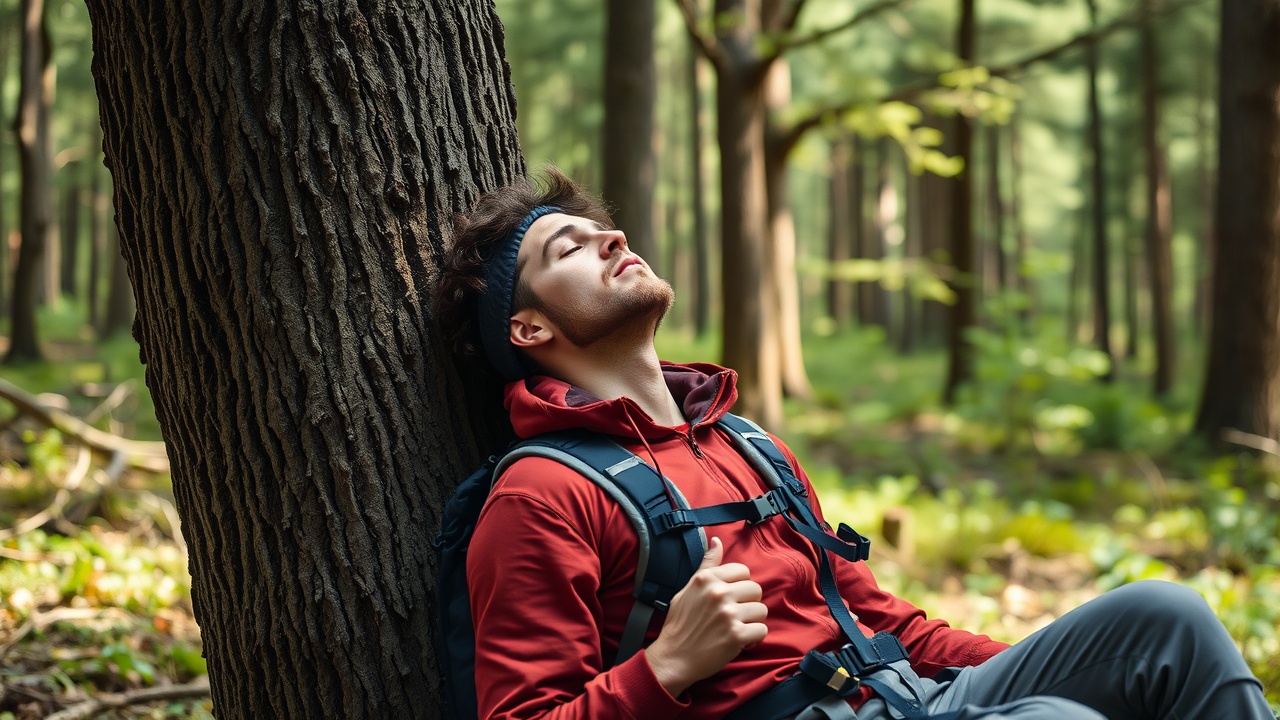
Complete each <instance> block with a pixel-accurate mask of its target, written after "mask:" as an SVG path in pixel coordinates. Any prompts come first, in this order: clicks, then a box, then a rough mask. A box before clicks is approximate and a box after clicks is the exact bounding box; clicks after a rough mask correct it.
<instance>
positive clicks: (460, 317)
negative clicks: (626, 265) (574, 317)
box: [435, 166, 614, 357]
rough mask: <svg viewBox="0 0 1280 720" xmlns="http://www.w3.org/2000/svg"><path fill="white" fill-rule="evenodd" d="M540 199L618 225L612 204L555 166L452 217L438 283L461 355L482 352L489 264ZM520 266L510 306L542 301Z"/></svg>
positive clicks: (447, 327) (445, 325) (443, 320)
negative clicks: (481, 303) (480, 314)
mask: <svg viewBox="0 0 1280 720" xmlns="http://www.w3.org/2000/svg"><path fill="white" fill-rule="evenodd" d="M539 205H555V206H557V207H559V208H560V209H561V211H562V212H564V213H566V214H568V215H577V216H578V217H584V218H587V219H588V220H594V221H595V222H598V223H600V224H601V225H603V226H605V227H606V228H609V229H611V230H612V229H613V227H614V226H613V219H612V218H611V217H609V210H608V207H607V206H606V205H605V203H604V201H603V200H601V199H600V198H598V197H596V196H595V195H592V194H591V193H589V192H587V191H586V190H584V189H583V188H582V187H580V186H579V185H577V184H576V183H574V182H573V181H572V180H570V179H569V178H568V177H566V176H565V174H564V173H562V172H560V171H559V170H558V169H556V168H555V167H554V166H548V167H547V168H546V169H545V170H544V172H543V179H542V182H541V183H540V184H537V185H535V184H534V183H533V182H532V181H530V180H529V179H528V178H520V179H519V180H517V181H516V182H514V183H512V184H510V185H507V186H506V187H501V188H498V189H497V190H493V191H491V192H488V193H485V194H484V195H481V196H480V199H479V200H477V201H476V204H475V207H473V208H472V210H471V212H469V213H466V214H461V215H455V216H454V218H453V245H452V247H450V248H449V249H448V251H447V252H446V253H445V258H444V263H443V265H442V266H441V269H440V281H439V283H437V285H436V291H435V306H436V316H437V318H438V322H439V323H440V328H441V330H442V331H443V332H444V334H445V338H446V339H447V340H448V341H449V344H450V346H451V347H452V348H453V350H454V352H455V353H456V354H458V355H459V356H463V357H465V356H471V355H476V354H482V353H483V351H482V350H481V346H480V335H479V332H478V330H477V328H476V310H477V302H478V299H479V297H480V295H481V294H482V293H483V292H484V291H485V269H486V266H487V264H488V262H489V258H490V256H491V255H492V254H493V252H494V249H495V248H496V247H497V246H498V245H499V244H500V243H501V242H502V241H503V240H505V239H506V238H508V237H510V235H511V233H512V232H513V231H514V230H515V229H516V227H517V226H519V225H520V221H522V220H524V218H525V216H526V215H528V214H529V211H531V210H533V209H534V208H535V207H538V206H539ZM520 270H521V268H520V266H517V267H516V273H515V287H514V289H513V291H512V296H511V312H513V313H515V312H518V311H520V310H523V309H525V308H527V307H537V305H538V303H539V300H538V298H537V297H535V296H534V294H533V292H532V291H531V290H530V289H529V286H528V284H527V283H525V282H524V281H522V280H521V279H520V274H521V273H520Z"/></svg>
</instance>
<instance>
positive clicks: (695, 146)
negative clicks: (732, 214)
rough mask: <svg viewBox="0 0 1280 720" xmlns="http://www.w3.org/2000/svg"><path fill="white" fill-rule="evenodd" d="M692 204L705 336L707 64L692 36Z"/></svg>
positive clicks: (698, 324) (698, 320)
mask: <svg viewBox="0 0 1280 720" xmlns="http://www.w3.org/2000/svg"><path fill="white" fill-rule="evenodd" d="M686 62H687V63H688V65H687V70H688V82H689V184H690V188H689V203H690V205H691V206H692V212H693V255H694V260H693V261H694V265H695V269H694V278H695V281H694V284H693V288H692V290H693V292H694V296H693V330H694V333H696V334H698V335H702V334H703V333H705V332H706V331H707V326H708V325H709V324H710V322H711V249H710V245H711V242H710V240H711V232H710V229H709V228H708V223H707V200H706V192H705V190H703V188H704V187H705V185H704V184H703V182H704V181H703V177H704V176H705V174H706V173H705V171H704V167H703V166H704V165H705V164H706V163H705V161H704V160H703V157H702V155H703V151H702V143H703V141H704V138H705V137H706V124H707V121H706V112H704V110H703V106H704V103H703V102H702V88H703V86H704V85H706V82H705V81H704V80H703V75H704V74H705V71H704V70H703V60H702V57H701V56H700V55H699V54H698V48H697V46H696V43H695V42H694V39H693V37H692V36H689V55H688V59H687V61H686Z"/></svg>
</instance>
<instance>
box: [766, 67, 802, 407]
mask: <svg viewBox="0 0 1280 720" xmlns="http://www.w3.org/2000/svg"><path fill="white" fill-rule="evenodd" d="M764 93H765V146H764V156H765V161H764V166H765V192H766V194H767V195H768V203H769V205H768V213H769V234H768V242H767V247H768V252H767V255H766V256H767V258H768V261H767V262H766V263H765V269H766V272H768V273H769V274H771V275H772V276H773V287H774V289H775V291H776V292H777V307H776V308H775V312H776V313H777V318H778V343H777V352H778V362H779V363H780V366H779V367H780V370H781V373H782V389H783V392H785V393H786V394H787V395H788V396H790V397H799V398H808V397H812V395H813V387H812V386H811V385H810V384H809V374H808V372H806V371H805V367H804V348H803V344H802V340H801V329H802V327H801V324H802V321H801V317H800V280H799V278H798V277H797V275H796V222H795V217H794V216H793V215H792V213H791V191H790V188H788V186H787V157H788V156H790V155H791V150H792V149H793V145H792V144H791V142H790V141H789V140H788V139H787V137H785V136H782V135H779V134H778V133H777V132H775V131H774V130H775V129H776V128H775V126H774V124H773V123H771V122H770V121H769V118H770V115H771V113H772V112H781V111H783V110H785V109H786V107H787V106H788V105H789V104H790V103H791V68H790V66H789V65H788V64H787V61H786V60H785V59H778V60H775V61H774V62H773V63H772V64H771V65H770V66H769V76H768V78H767V79H766V80H765V91H764Z"/></svg>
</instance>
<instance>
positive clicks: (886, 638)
mask: <svg viewBox="0 0 1280 720" xmlns="http://www.w3.org/2000/svg"><path fill="white" fill-rule="evenodd" d="M834 655H835V658H836V661H837V662H839V663H840V665H841V666H843V667H850V668H853V671H854V672H855V673H856V674H859V675H865V674H867V673H869V672H875V671H876V670H879V669H880V668H882V667H885V666H886V665H890V664H892V663H895V662H897V661H899V660H908V659H910V656H909V655H908V654H907V649H906V648H905V647H903V645H902V641H901V640H899V639H898V638H897V637H896V636H895V635H893V634H892V633H887V632H878V633H876V634H875V635H872V636H871V637H869V638H867V642H865V643H860V642H859V643H849V644H847V645H845V646H844V647H842V648H840V649H839V650H837V651H836V652H835V653H834Z"/></svg>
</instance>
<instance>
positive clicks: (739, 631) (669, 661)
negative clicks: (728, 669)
mask: <svg viewBox="0 0 1280 720" xmlns="http://www.w3.org/2000/svg"><path fill="white" fill-rule="evenodd" d="M708 545H709V546H708V547H707V552H706V554H705V555H703V557H702V564H701V565H700V566H698V570H697V571H696V572H694V574H693V577H692V578H690V579H689V583H688V584H687V585H685V586H684V588H683V589H682V590H680V592H678V593H676V596H675V597H674V598H672V600H671V608H670V609H669V610H668V611H667V620H666V623H665V624H663V626H662V632H660V633H658V638H657V639H656V640H654V641H653V644H652V645H650V646H649V648H648V649H647V650H645V657H646V658H647V659H648V661H649V667H650V668H652V669H653V674H654V676H656V677H657V678H658V682H660V683H662V686H663V687H665V688H666V689H667V692H669V693H671V696H672V697H676V696H678V695H680V693H683V692H684V691H685V690H686V689H688V687H689V686H690V685H692V684H694V683H695V682H697V681H699V680H702V679H703V678H707V677H710V676H712V675H714V674H715V673H716V672H718V671H719V670H720V669H721V668H723V667H724V666H725V665H727V664H729V661H730V660H732V659H734V658H735V657H737V656H738V653H740V652H742V650H743V648H746V647H750V646H751V645H755V644H756V643H758V642H760V641H761V640H763V639H764V636H765V634H766V633H768V632H769V628H767V627H765V625H764V619H765V616H766V615H767V614H768V612H769V611H768V608H766V607H765V605H764V603H762V602H760V598H761V594H762V593H761V589H760V585H758V584H757V583H755V582H752V580H751V570H750V569H749V568H747V566H746V565H743V564H741V563H728V564H726V565H721V564H720V562H721V561H722V560H723V559H724V545H723V544H722V543H721V542H720V538H714V537H713V538H711V541H710V543H709V544H708Z"/></svg>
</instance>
